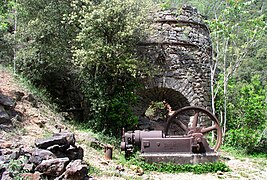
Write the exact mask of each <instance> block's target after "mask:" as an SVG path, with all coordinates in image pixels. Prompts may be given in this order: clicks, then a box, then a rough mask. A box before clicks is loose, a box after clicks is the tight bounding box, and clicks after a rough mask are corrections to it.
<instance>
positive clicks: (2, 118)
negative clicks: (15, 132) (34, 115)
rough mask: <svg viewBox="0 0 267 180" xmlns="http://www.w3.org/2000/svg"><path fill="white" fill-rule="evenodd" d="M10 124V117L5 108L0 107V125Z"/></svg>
mask: <svg viewBox="0 0 267 180" xmlns="http://www.w3.org/2000/svg"><path fill="white" fill-rule="evenodd" d="M6 123H11V120H10V116H9V115H8V113H7V111H6V110H5V108H4V107H3V106H2V105H0V124H6Z"/></svg>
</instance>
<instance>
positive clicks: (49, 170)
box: [35, 158, 69, 177]
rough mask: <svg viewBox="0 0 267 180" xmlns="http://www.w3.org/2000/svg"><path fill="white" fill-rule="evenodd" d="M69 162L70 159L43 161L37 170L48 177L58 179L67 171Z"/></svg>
mask: <svg viewBox="0 0 267 180" xmlns="http://www.w3.org/2000/svg"><path fill="white" fill-rule="evenodd" d="M68 162H69V158H57V159H49V160H43V161H42V162H41V164H39V165H38V166H37V167H36V168H35V170H36V171H39V172H41V173H43V174H45V175H48V176H53V177H57V176H60V175H61V174H62V173H63V172H64V171H65V167H66V166H67V164H68Z"/></svg>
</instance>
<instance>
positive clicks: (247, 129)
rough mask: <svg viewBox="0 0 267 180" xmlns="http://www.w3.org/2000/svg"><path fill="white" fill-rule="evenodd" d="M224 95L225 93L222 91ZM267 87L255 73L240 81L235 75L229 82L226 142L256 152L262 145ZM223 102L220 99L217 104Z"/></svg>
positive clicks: (266, 111)
mask: <svg viewBox="0 0 267 180" xmlns="http://www.w3.org/2000/svg"><path fill="white" fill-rule="evenodd" d="M220 95H223V94H220ZM265 95H266V86H263V84H262V83H261V81H260V76H259V75H255V76H253V77H251V79H250V80H249V81H245V80H243V81H237V80H236V79H235V78H232V79H231V80H230V81H229V83H228V101H227V104H226V106H227V109H228V116H227V118H228V123H227V128H228V131H227V132H226V136H227V138H226V144H228V145H230V146H234V147H241V148H245V149H246V150H248V151H254V150H255V149H257V148H260V147H261V146H266V145H267V143H266V144H261V139H262V138H266V137H263V136H264V134H263V132H264V130H265V128H266V127H267V121H266V117H267V102H265ZM222 104H224V102H223V99H222V101H217V105H218V106H221V105H222Z"/></svg>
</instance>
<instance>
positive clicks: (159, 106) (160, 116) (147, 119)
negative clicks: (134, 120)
mask: <svg viewBox="0 0 267 180" xmlns="http://www.w3.org/2000/svg"><path fill="white" fill-rule="evenodd" d="M139 95H140V97H141V99H142V101H141V102H140V103H139V105H140V106H142V108H140V107H139V112H138V116H139V125H138V128H139V129H148V130H164V129H165V127H166V121H167V118H168V117H169V116H170V115H171V113H172V111H175V110H178V109H180V108H182V107H185V106H189V105H190V103H189V101H188V99H187V98H186V97H184V96H183V95H182V94H181V93H180V92H178V91H175V90H173V89H170V88H162V87H154V88H149V89H146V90H144V91H143V92H140V94H139Z"/></svg>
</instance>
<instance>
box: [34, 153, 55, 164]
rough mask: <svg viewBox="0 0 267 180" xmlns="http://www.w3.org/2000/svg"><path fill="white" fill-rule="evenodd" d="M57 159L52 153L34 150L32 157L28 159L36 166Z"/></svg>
mask: <svg viewBox="0 0 267 180" xmlns="http://www.w3.org/2000/svg"><path fill="white" fill-rule="evenodd" d="M55 158H57V157H56V156H55V155H54V154H53V153H52V152H50V151H48V150H43V149H36V150H35V151H34V152H33V153H32V156H31V157H30V159H29V161H30V162H31V163H34V164H36V165H38V164H40V163H41V162H42V161H43V160H50V159H55Z"/></svg>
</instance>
